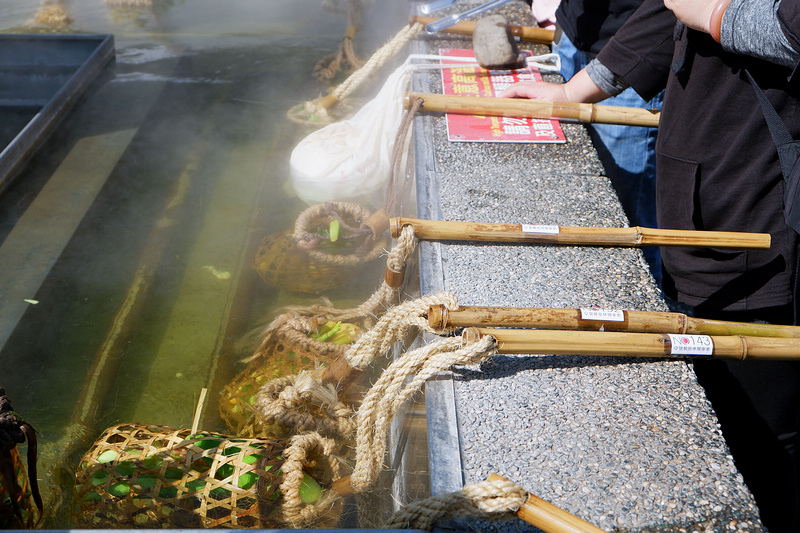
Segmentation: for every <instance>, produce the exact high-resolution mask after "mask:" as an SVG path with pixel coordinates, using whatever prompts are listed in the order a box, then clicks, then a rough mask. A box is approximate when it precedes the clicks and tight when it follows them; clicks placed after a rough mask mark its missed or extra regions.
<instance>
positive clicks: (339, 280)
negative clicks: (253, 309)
mask: <svg viewBox="0 0 800 533" xmlns="http://www.w3.org/2000/svg"><path fill="white" fill-rule="evenodd" d="M255 268H256V272H258V275H259V276H260V277H261V279H263V280H264V281H265V282H266V283H267V284H268V285H270V286H272V287H275V288H276V289H281V290H286V291H293V292H303V293H308V294H317V293H320V292H324V291H327V290H330V289H333V288H334V287H338V286H340V285H342V284H343V283H345V282H347V281H348V280H349V279H350V277H351V276H352V273H353V267H351V266H348V265H337V264H334V263H327V262H323V261H317V260H316V259H314V258H312V257H311V256H310V255H309V254H308V252H306V251H305V250H303V249H301V248H298V247H297V244H296V242H295V240H294V237H292V235H291V234H287V233H275V234H272V235H268V236H266V237H264V239H263V240H262V241H261V246H260V247H259V248H258V251H257V252H256V261H255Z"/></svg>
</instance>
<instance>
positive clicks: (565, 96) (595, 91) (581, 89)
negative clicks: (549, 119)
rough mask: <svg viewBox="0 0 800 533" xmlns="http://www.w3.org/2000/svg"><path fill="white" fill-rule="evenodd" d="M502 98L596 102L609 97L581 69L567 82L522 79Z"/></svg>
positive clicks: (503, 93) (500, 95) (504, 93)
mask: <svg viewBox="0 0 800 533" xmlns="http://www.w3.org/2000/svg"><path fill="white" fill-rule="evenodd" d="M497 96H498V97H500V98H516V97H520V98H530V99H532V100H549V101H551V102H576V103H582V102H589V103H595V102H599V101H601V100H605V99H606V98H608V95H607V94H606V93H604V92H603V91H602V90H601V89H600V87H598V86H597V85H595V84H594V82H593V81H592V79H591V78H590V77H589V75H588V74H587V73H586V69H583V70H581V71H579V72H578V73H577V74H575V75H574V76H573V77H572V79H571V80H569V81H568V82H567V83H548V82H544V81H521V82H519V83H515V84H514V85H512V86H510V87H509V88H508V89H506V90H505V91H503V92H501V93H500V94H498V95H497Z"/></svg>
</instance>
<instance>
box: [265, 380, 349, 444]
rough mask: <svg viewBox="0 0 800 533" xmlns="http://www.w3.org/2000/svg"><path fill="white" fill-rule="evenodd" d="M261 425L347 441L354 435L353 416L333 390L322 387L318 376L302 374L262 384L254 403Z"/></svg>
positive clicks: (330, 387) (328, 386)
mask: <svg viewBox="0 0 800 533" xmlns="http://www.w3.org/2000/svg"><path fill="white" fill-rule="evenodd" d="M253 409H254V410H255V413H256V417H257V418H258V419H259V420H260V421H261V423H262V424H264V425H270V424H275V423H277V424H281V425H282V426H284V427H288V428H292V429H293V430H294V431H295V432H296V433H302V432H305V431H316V432H318V433H320V434H322V435H325V436H329V437H334V438H338V439H349V438H350V437H351V436H352V435H353V431H355V427H356V426H355V420H354V417H355V412H354V410H353V409H352V408H351V407H349V406H348V405H346V404H345V403H344V402H342V401H341V400H339V397H338V394H337V392H336V387H334V386H333V385H323V384H322V383H321V382H320V379H319V375H312V373H310V372H307V371H304V372H301V373H300V374H297V375H289V376H284V377H282V378H277V379H273V380H271V381H269V382H267V383H265V384H264V385H263V386H262V387H261V388H260V389H258V392H257V393H256V397H255V400H254V402H253Z"/></svg>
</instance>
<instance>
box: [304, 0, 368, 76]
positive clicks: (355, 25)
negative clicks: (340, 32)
mask: <svg viewBox="0 0 800 533" xmlns="http://www.w3.org/2000/svg"><path fill="white" fill-rule="evenodd" d="M348 5H349V9H348V13H347V14H348V26H347V29H345V32H344V37H343V38H342V42H341V44H339V49H338V50H337V51H336V53H334V54H330V55H328V56H326V57H324V58H322V59H321V60H319V62H317V65H316V66H315V67H314V76H315V77H316V78H317V79H318V80H320V81H327V80H330V79H333V77H334V76H335V75H336V73H337V72H338V71H339V69H340V68H341V66H342V64H344V63H349V64H350V66H351V67H352V68H354V69H358V68H361V67H362V66H363V65H364V62H363V61H361V60H360V59H359V58H358V56H356V53H355V50H354V49H353V39H354V38H355V35H356V33H358V30H360V29H361V26H362V25H363V24H364V6H363V5H362V3H361V0H349V1H348Z"/></svg>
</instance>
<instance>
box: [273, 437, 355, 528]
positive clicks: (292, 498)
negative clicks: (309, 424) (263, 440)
mask: <svg viewBox="0 0 800 533" xmlns="http://www.w3.org/2000/svg"><path fill="white" fill-rule="evenodd" d="M336 452H337V446H336V443H335V442H334V441H333V440H331V439H326V438H325V437H322V436H320V435H318V434H316V433H308V434H305V435H298V436H296V437H292V438H291V440H290V441H289V446H288V447H287V448H286V449H285V450H284V451H283V458H284V461H283V465H282V466H281V471H282V472H283V476H284V480H283V482H282V483H281V485H280V492H281V494H282V495H283V502H282V504H281V511H282V514H283V519H284V520H285V521H286V523H287V524H289V525H290V526H291V527H293V528H301V527H311V526H313V525H314V524H316V523H318V522H320V521H322V520H324V519H325V518H327V517H326V514H327V513H328V512H329V511H330V510H331V508H332V507H333V503H334V501H335V500H336V499H337V496H336V495H335V494H334V493H332V492H331V491H326V493H325V494H323V496H322V498H321V499H320V500H319V501H317V502H315V503H314V504H306V503H305V502H303V500H302V499H301V498H300V484H301V483H302V482H303V477H304V476H305V472H304V471H303V469H304V468H306V467H309V466H312V467H315V468H316V470H317V471H311V472H309V473H311V474H312V477H315V479H319V480H320V481H322V482H323V483H325V482H331V481H333V480H335V479H339V478H340V477H341V476H342V473H341V468H340V461H339V458H338V456H337V455H336ZM320 473H321V474H323V475H324V479H322V478H320V475H319V474H320ZM314 474H316V475H314Z"/></svg>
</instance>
